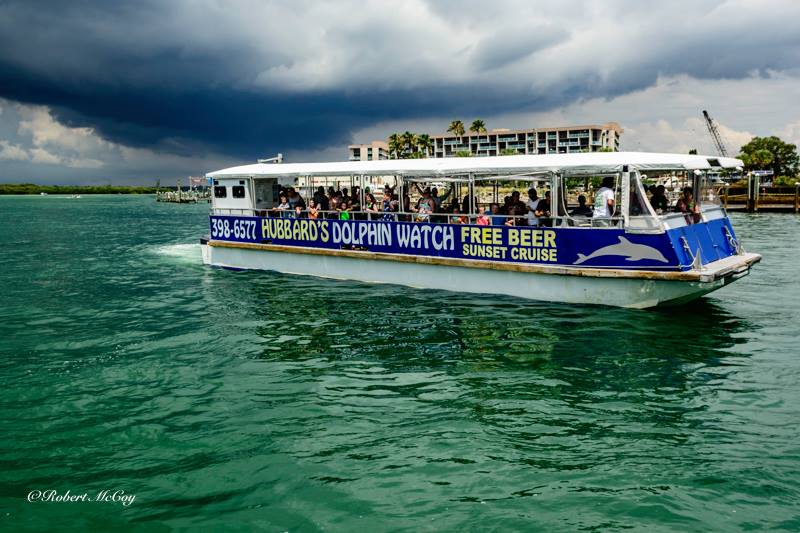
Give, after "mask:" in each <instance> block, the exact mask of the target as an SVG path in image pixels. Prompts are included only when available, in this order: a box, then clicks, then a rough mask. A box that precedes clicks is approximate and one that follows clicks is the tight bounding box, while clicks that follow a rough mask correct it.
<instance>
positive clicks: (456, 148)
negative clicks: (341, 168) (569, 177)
mask: <svg viewBox="0 0 800 533" xmlns="http://www.w3.org/2000/svg"><path fill="white" fill-rule="evenodd" d="M622 132H623V129H622V128H621V127H620V125H619V124H617V123H616V122H609V123H607V124H590V125H584V126H564V127H558V128H531V129H525V130H509V129H495V130H491V131H488V132H485V133H474V132H466V133H464V135H462V136H460V137H459V136H458V135H453V134H449V133H448V134H445V135H431V136H430V138H431V141H432V144H431V147H430V148H429V149H428V157H456V156H457V155H459V152H461V155H464V154H465V153H467V152H468V153H469V154H470V155H472V156H477V157H480V156H491V155H508V154H511V153H517V154H574V153H579V152H599V151H612V152H617V151H619V138H620V135H622ZM348 150H349V152H350V158H349V159H350V161H372V160H377V159H389V157H390V154H389V146H388V143H386V142H384V141H373V142H372V143H371V144H351V145H350V146H349V147H348Z"/></svg>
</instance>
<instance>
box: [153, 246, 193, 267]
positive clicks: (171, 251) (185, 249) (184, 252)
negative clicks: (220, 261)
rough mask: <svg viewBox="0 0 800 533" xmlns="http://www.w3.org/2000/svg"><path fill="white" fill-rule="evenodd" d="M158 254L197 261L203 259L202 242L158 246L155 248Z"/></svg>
mask: <svg viewBox="0 0 800 533" xmlns="http://www.w3.org/2000/svg"><path fill="white" fill-rule="evenodd" d="M154 252H155V253H156V254H157V255H161V256H165V257H174V258H177V259H179V260H183V261H191V262H193V263H194V262H196V261H198V260H202V253H201V251H200V243H194V244H168V245H164V246H157V247H156V248H155V250H154Z"/></svg>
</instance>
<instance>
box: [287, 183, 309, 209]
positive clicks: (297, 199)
mask: <svg viewBox="0 0 800 533" xmlns="http://www.w3.org/2000/svg"><path fill="white" fill-rule="evenodd" d="M286 193H287V197H288V199H289V205H290V206H291V208H292V209H294V208H295V206H297V205H298V204H299V205H300V206H301V207H302V208H303V209H305V207H306V202H305V200H303V197H302V196H300V193H298V192H297V191H296V190H295V189H294V187H289V188H288V189H287V190H286Z"/></svg>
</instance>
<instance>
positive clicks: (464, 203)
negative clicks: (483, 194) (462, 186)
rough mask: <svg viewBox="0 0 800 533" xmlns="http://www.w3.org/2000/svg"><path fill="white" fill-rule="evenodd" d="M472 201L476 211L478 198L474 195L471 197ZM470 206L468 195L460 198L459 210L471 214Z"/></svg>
mask: <svg viewBox="0 0 800 533" xmlns="http://www.w3.org/2000/svg"><path fill="white" fill-rule="evenodd" d="M472 203H473V204H474V205H475V210H476V211H477V209H478V198H477V197H476V196H473V197H472ZM470 207H471V206H470V201H469V195H466V196H464V198H463V199H462V200H461V212H462V213H467V214H471V213H472V209H470Z"/></svg>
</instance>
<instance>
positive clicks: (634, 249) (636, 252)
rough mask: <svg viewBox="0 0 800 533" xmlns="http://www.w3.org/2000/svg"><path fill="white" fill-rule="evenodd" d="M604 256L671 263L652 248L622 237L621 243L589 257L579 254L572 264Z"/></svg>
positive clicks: (601, 249)
mask: <svg viewBox="0 0 800 533" xmlns="http://www.w3.org/2000/svg"><path fill="white" fill-rule="evenodd" d="M604 255H619V256H623V257H625V260H626V261H641V260H642V259H651V260H653V261H659V262H661V263H669V260H668V259H667V258H666V257H664V255H663V254H662V253H661V252H659V251H658V250H656V249H655V248H653V247H652V246H647V245H645V244H634V243H632V242H631V241H629V240H628V239H626V238H625V237H623V236H621V235H620V237H619V243H617V244H610V245H608V246H603V247H602V248H600V249H598V250H595V251H594V252H592V253H590V254H589V255H583V254H578V260H577V261H575V262H574V263H572V264H573V265H580V264H581V263H584V262H586V261H588V260H589V259H594V258H595V257H601V256H604Z"/></svg>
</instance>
